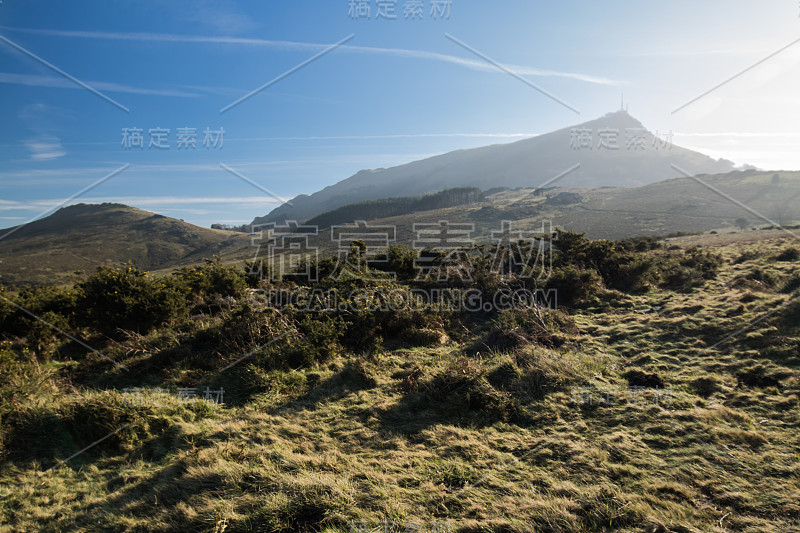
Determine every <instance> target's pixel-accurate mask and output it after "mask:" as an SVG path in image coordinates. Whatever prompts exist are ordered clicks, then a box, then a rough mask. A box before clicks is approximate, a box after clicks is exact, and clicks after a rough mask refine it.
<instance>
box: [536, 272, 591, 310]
mask: <svg viewBox="0 0 800 533" xmlns="http://www.w3.org/2000/svg"><path fill="white" fill-rule="evenodd" d="M547 289H548V290H550V289H555V291H556V294H557V295H558V301H559V303H560V304H561V305H565V306H568V307H572V306H576V305H581V304H583V303H585V302H586V301H588V300H589V298H590V297H591V296H593V295H595V294H596V293H598V292H599V291H600V290H601V289H602V284H601V279H600V276H598V274H597V273H596V272H594V271H591V270H580V269H578V268H575V267H573V266H568V267H563V268H554V269H553V273H552V274H551V275H550V278H549V279H548V280H547Z"/></svg>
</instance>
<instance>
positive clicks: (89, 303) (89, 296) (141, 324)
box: [76, 265, 186, 334]
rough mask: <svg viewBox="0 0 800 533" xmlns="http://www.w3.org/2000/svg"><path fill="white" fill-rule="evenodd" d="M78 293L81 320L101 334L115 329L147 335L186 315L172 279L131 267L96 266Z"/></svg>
mask: <svg viewBox="0 0 800 533" xmlns="http://www.w3.org/2000/svg"><path fill="white" fill-rule="evenodd" d="M78 291H79V296H78V299H77V302H76V309H77V312H78V315H79V317H80V320H82V321H83V322H84V323H85V325H88V326H91V327H93V328H95V329H96V330H97V331H99V332H101V333H104V334H112V333H114V332H115V331H117V329H127V330H133V331H137V332H139V333H146V332H148V331H150V330H152V329H153V328H155V327H158V326H161V325H163V324H165V323H167V322H169V321H171V320H174V319H176V318H177V317H179V316H181V315H182V314H184V313H185V312H186V296H185V294H184V292H183V291H181V290H180V287H179V286H178V285H177V284H176V283H175V281H174V280H172V279H170V278H155V277H153V276H152V275H151V274H147V273H146V272H143V271H141V270H139V269H137V268H135V267H133V266H131V265H127V266H123V267H118V268H111V267H98V269H97V272H95V273H94V274H92V275H91V276H89V277H88V278H87V279H86V280H84V281H82V282H81V283H79V284H78Z"/></svg>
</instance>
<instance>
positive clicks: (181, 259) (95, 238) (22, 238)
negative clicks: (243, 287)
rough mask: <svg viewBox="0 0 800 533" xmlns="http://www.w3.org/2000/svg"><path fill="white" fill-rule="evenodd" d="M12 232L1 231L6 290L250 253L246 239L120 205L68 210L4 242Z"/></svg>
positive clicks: (0, 267)
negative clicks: (123, 267)
mask: <svg viewBox="0 0 800 533" xmlns="http://www.w3.org/2000/svg"><path fill="white" fill-rule="evenodd" d="M11 230H13V228H8V229H5V230H0V283H2V284H5V285H16V284H20V283H35V284H38V283H66V282H68V281H69V278H70V275H71V274H72V272H74V271H75V270H85V271H93V270H94V268H95V267H96V266H97V265H101V264H106V265H119V264H122V263H125V262H127V261H131V262H133V264H134V265H135V266H137V267H139V268H142V269H145V270H159V269H167V268H173V267H175V266H181V265H187V264H192V263H197V262H200V261H202V260H203V258H206V257H211V256H213V255H214V254H218V255H223V254H225V255H226V256H227V255H230V254H232V253H233V254H237V253H238V252H240V251H246V252H247V253H249V251H250V250H249V245H250V241H249V237H248V236H247V235H243V234H241V233H234V232H230V231H222V230H212V229H207V228H201V227H198V226H194V225H192V224H189V223H186V222H183V221H182V220H177V219H174V218H169V217H165V216H163V215H158V214H155V213H151V212H148V211H142V210H141V209H136V208H135V207H130V206H127V205H122V204H110V203H106V204H99V205H98V204H94V205H92V204H78V205H73V206H69V207H64V208H62V209H59V210H58V211H56V212H55V213H53V214H52V215H50V216H48V217H45V218H42V219H40V220H37V221H35V222H31V223H30V224H27V225H25V226H22V227H21V228H20V229H19V230H16V231H14V232H13V233H11V234H10V235H8V236H7V237H4V238H1V237H3V235H6V234H7V233H8V232H9V231H11ZM242 255H243V256H244V254H242ZM237 258H238V255H237Z"/></svg>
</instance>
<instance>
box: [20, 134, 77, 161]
mask: <svg viewBox="0 0 800 533" xmlns="http://www.w3.org/2000/svg"><path fill="white" fill-rule="evenodd" d="M24 143H25V146H26V147H27V148H28V150H30V152H31V159H33V160H34V161H47V160H50V159H57V158H59V157H62V156H65V155H67V151H66V150H64V147H63V146H62V145H61V141H60V140H59V139H58V138H57V137H38V138H36V139H28V140H27V141H24Z"/></svg>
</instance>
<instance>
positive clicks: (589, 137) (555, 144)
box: [253, 111, 733, 224]
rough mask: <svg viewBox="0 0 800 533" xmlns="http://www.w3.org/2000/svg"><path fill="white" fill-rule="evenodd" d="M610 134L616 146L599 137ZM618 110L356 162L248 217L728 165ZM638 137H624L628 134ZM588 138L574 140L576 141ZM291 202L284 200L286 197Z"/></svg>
mask: <svg viewBox="0 0 800 533" xmlns="http://www.w3.org/2000/svg"><path fill="white" fill-rule="evenodd" d="M614 134H616V143H615V144H616V146H617V149H610V148H607V146H610V145H612V144H613V143H612V142H606V144H602V143H603V141H604V139H605V140H607V141H608V140H609V137H611V138H612V139H611V140H613V136H614ZM662 137H663V136H661V135H659V136H656V135H655V134H653V133H652V132H650V131H648V130H647V129H646V128H644V126H643V125H642V123H641V122H639V121H638V120H636V119H635V118H634V117H632V116H631V115H629V114H628V113H627V112H626V111H617V112H614V113H608V114H607V115H605V116H603V117H600V118H598V119H596V120H592V121H589V122H586V123H583V124H580V125H577V126H571V127H568V128H564V129H561V130H558V131H554V132H552V133H548V134H544V135H539V136H537V137H533V138H530V139H525V140H522V141H517V142H514V143H510V144H500V145H491V146H484V147H481V148H473V149H469V150H457V151H455V152H450V153H447V154H443V155H438V156H435V157H431V158H428V159H423V160H421V161H415V162H412V163H408V164H405V165H400V166H397V167H392V168H388V169H383V168H382V169H376V170H362V171H360V172H358V173H357V174H355V175H354V176H351V177H350V178H347V179H345V180H343V181H340V182H339V183H336V184H334V185H331V186H329V187H326V188H324V189H322V190H321V191H318V192H315V193H314V194H312V195H310V196H309V195H305V194H303V195H300V196H297V197H295V198H293V199H292V200H291V202H290V203H286V204H283V205H281V206H279V207H277V208H276V209H274V210H273V211H272V212H270V213H269V214H268V215H266V216H264V217H258V218H256V219H255V220H254V221H253V224H261V223H265V222H283V221H284V220H301V221H302V220H308V219H310V218H313V217H315V216H317V215H319V214H321V213H324V212H327V211H331V210H334V209H336V208H338V207H341V206H343V205H347V204H352V203H356V202H363V201H366V200H376V199H379V198H390V197H399V196H410V195H420V194H427V193H431V192H435V191H440V190H444V189H449V188H454V187H479V188H481V189H484V190H486V189H491V188H495V187H509V188H516V187H523V188H534V187H537V186H539V185H542V184H545V183H547V182H549V181H552V180H553V178H555V177H556V176H558V175H560V174H562V173H564V172H565V171H567V170H569V169H571V168H573V167H574V166H575V165H580V167H579V168H577V170H574V171H573V172H570V173H569V174H568V175H566V176H564V177H563V178H561V179H559V180H557V182H556V183H557V185H558V186H559V187H573V188H574V187H584V188H596V187H604V186H608V187H637V186H641V185H646V184H649V183H654V182H657V181H661V180H664V179H668V178H672V177H675V176H676V174H677V172H676V171H675V170H674V169H672V168H671V166H670V165H671V164H675V165H677V166H679V167H680V168H682V169H684V170H686V171H687V172H690V173H692V174H701V173H704V174H716V173H724V172H729V171H731V170H733V163H732V162H730V161H725V160H714V159H712V158H710V157H708V156H706V155H704V154H701V153H698V152H694V151H692V150H687V149H685V148H681V147H678V146H670V145H668V144H665V143H660V142H659V138H662ZM633 139H635V140H638V143H634V144H628V141H629V140H633ZM582 140H583V141H584V142H586V143H587V144H588V145H589V146H584V147H581V146H582V145H581V141H582ZM290 204H291V205H290Z"/></svg>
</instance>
